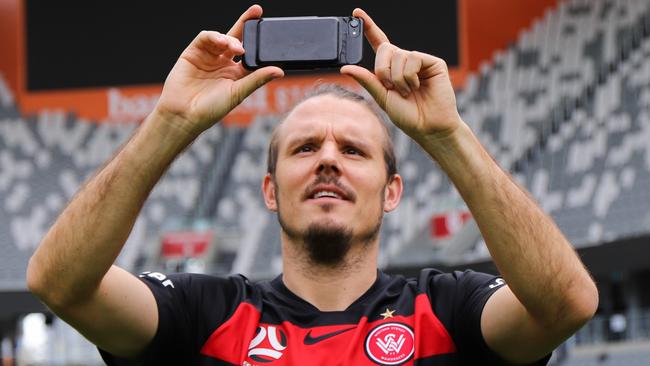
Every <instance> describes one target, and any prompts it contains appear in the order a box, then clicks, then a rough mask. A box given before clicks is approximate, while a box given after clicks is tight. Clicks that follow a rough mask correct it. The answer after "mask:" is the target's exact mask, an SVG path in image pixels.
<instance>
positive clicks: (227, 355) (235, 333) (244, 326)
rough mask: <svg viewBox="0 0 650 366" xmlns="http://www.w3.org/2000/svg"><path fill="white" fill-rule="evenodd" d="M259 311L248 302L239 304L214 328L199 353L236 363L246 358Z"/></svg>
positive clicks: (257, 322)
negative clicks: (225, 319) (228, 316)
mask: <svg viewBox="0 0 650 366" xmlns="http://www.w3.org/2000/svg"><path fill="white" fill-rule="evenodd" d="M260 316H261V314H260V312H259V311H258V310H257V309H255V307H254V306H253V305H251V304H249V303H246V302H243V303H241V304H239V306H238V307H237V309H236V310H235V313H234V314H233V315H232V316H231V317H230V319H228V320H227V321H226V322H225V323H223V324H222V325H221V326H220V327H219V328H217V330H215V331H214V332H213V333H212V335H210V338H208V340H207V341H206V342H205V344H204V345H203V348H201V353H202V354H204V355H206V356H211V357H214V358H217V359H220V360H223V361H226V362H230V363H233V364H236V365H240V364H241V360H244V359H245V358H246V354H247V351H248V344H249V343H250V341H251V339H253V337H254V336H255V331H256V330H257V326H258V324H259V322H260Z"/></svg>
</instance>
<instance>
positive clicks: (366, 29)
mask: <svg viewBox="0 0 650 366" xmlns="http://www.w3.org/2000/svg"><path fill="white" fill-rule="evenodd" d="M352 16H354V17H357V18H361V19H363V33H364V34H365V35H366V39H367V40H368V43H370V45H371V46H372V49H373V50H374V51H375V52H377V49H378V48H379V46H380V45H381V44H382V43H386V42H387V43H390V41H389V40H388V37H387V36H386V33H384V31H382V30H381V28H379V26H378V25H377V24H376V23H375V22H374V21H373V20H372V18H370V15H368V13H366V12H365V11H363V10H362V9H359V8H356V9H354V11H352Z"/></svg>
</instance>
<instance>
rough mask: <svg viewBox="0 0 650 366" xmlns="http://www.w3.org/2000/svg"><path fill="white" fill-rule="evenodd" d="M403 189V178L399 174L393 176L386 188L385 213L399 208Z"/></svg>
mask: <svg viewBox="0 0 650 366" xmlns="http://www.w3.org/2000/svg"><path fill="white" fill-rule="evenodd" d="M403 189H404V187H403V185H402V177H400V175H399V174H395V175H393V177H392V178H391V179H390V181H389V182H388V184H386V188H384V212H391V211H393V210H394V209H396V208H397V205H399V201H400V199H401V198H402V190H403Z"/></svg>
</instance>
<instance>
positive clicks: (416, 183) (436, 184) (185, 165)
mask: <svg viewBox="0 0 650 366" xmlns="http://www.w3.org/2000/svg"><path fill="white" fill-rule="evenodd" d="M1 71H2V70H0V72H1ZM457 101H458V107H459V110H460V112H461V116H462V117H463V119H464V120H465V121H466V122H468V124H470V126H471V128H472V129H473V130H474V131H475V133H476V134H477V135H478V136H479V138H480V140H481V141H482V142H483V144H484V145H485V146H486V147H487V149H488V150H489V151H490V152H491V153H492V155H493V156H494V157H495V159H496V160H497V161H498V162H499V163H500V165H501V166H502V167H503V168H504V169H506V170H508V171H510V172H511V173H512V174H513V177H514V179H516V180H517V181H518V182H519V183H520V184H522V185H523V186H525V187H526V188H527V189H528V190H529V191H530V192H531V193H532V194H533V196H534V197H535V198H536V199H537V200H538V202H539V203H540V205H541V206H542V207H543V209H544V210H545V211H546V212H547V213H548V214H550V215H551V216H552V217H553V218H554V219H555V220H556V222H557V223H558V225H559V226H560V228H561V230H562V231H563V232H564V233H565V235H566V236H567V237H568V238H569V240H570V241H571V242H572V243H573V245H574V246H575V247H576V249H577V250H578V251H579V253H580V254H581V255H582V257H583V259H584V261H585V264H586V265H587V266H588V267H589V269H590V270H591V272H592V273H593V274H594V277H595V278H596V279H597V282H598V284H599V290H600V291H601V305H600V308H599V312H598V315H597V317H596V318H595V319H594V320H593V321H592V322H591V323H590V324H588V325H587V326H586V327H585V328H584V329H583V330H582V331H581V332H579V333H578V334H577V335H576V336H575V337H574V338H572V339H571V340H570V341H569V342H567V344H565V345H564V346H563V347H562V348H561V349H559V350H558V352H556V355H555V356H554V358H553V361H552V362H554V364H556V365H562V366H579V365H584V366H587V365H614V364H617V365H632V366H633V365H647V364H648V363H649V362H650V344H649V343H648V342H650V310H648V309H650V298H649V297H648V295H647V293H650V291H648V290H650V287H648V285H647V284H646V283H647V280H648V277H650V262H648V261H647V260H645V258H646V257H647V252H646V251H645V246H646V245H647V243H648V240H649V239H650V190H649V189H648V187H650V2H648V1H646V0H597V1H591V0H569V1H561V2H559V3H558V5H557V6H556V7H554V8H550V9H548V10H547V11H546V12H545V13H544V14H542V15H541V16H540V17H539V18H538V19H536V20H535V21H534V23H533V24H532V25H531V26H530V27H528V28H526V29H523V30H522V31H521V32H520V33H519V35H518V38H517V39H516V40H513V42H512V43H511V44H510V46H508V47H507V48H505V49H503V50H497V51H496V52H495V53H494V56H493V57H492V59H490V60H486V61H484V62H483V63H482V65H481V67H480V69H479V70H477V71H476V72H475V73H472V74H470V75H469V76H468V78H467V80H466V82H465V85H464V87H463V88H461V89H459V90H458V91H457ZM279 118H280V115H279V114H266V115H258V116H256V117H255V118H254V120H253V121H252V122H251V123H250V125H248V126H247V127H240V126H235V125H230V126H225V125H223V124H220V125H217V126H215V127H214V128H212V129H210V130H208V131H207V132H206V133H204V134H203V135H202V136H201V137H200V138H199V139H198V140H197V141H196V142H195V143H194V144H193V145H192V146H191V147H190V148H189V149H188V151H186V152H185V153H184V154H183V155H182V156H180V157H179V159H178V160H177V161H175V162H174V163H173V165H172V166H171V168H170V169H169V171H168V172H167V173H166V174H165V176H164V178H163V179H162V180H161V182H160V183H159V184H158V185H157V186H156V188H155V189H154V191H153V192H152V194H151V196H150V198H149V200H148V201H147V202H146V204H145V207H144V209H143V211H142V214H141V216H140V217H139V219H138V221H137V223H136V225H135V227H134V230H133V233H132V235H131V237H130V238H129V241H128V243H127V245H126V246H125V249H124V251H123V252H122V254H121V255H120V257H119V258H118V264H120V265H122V266H124V267H125V268H128V269H129V270H131V271H133V272H139V271H142V270H161V271H167V272H169V271H176V270H179V271H186V270H196V271H201V272H206V273H212V274H225V273H244V274H246V275H247V276H248V277H250V278H253V279H263V278H269V277H272V276H274V275H276V274H277V273H279V272H280V271H281V260H280V255H281V254H280V245H279V227H278V225H277V219H276V218H275V215H273V214H272V213H269V212H268V211H267V210H266V208H265V206H264V202H263V201H262V196H261V192H260V182H261V177H262V176H263V175H264V173H265V172H266V154H267V151H266V149H267V144H268V141H269V136H270V134H271V132H272V130H273V127H274V126H275V125H276V124H277V122H278V119H279ZM136 128H137V123H133V122H105V123H94V121H89V120H86V119H84V118H81V117H79V116H77V115H76V114H74V113H73V112H71V111H66V110H62V109H49V110H42V111H40V112H38V113H37V114H33V115H32V114H25V113H22V112H21V110H20V107H19V105H18V103H17V101H16V98H15V95H14V94H13V92H12V90H11V88H10V87H9V85H8V83H7V82H6V79H5V77H4V76H3V75H2V74H0V203H1V204H0V252H1V253H2V256H0V291H3V292H5V293H7V294H9V293H17V292H24V290H25V287H26V286H25V278H24V273H25V270H26V265H27V261H28V259H29V257H30V256H31V254H32V252H33V250H34V249H35V248H36V246H37V245H38V244H39V241H40V239H41V238H42V237H43V235H44V234H45V233H46V231H47V229H48V228H49V227H50V225H51V224H52V222H53V220H54V219H55V218H56V216H57V214H58V213H59V212H60V210H61V209H62V208H63V207H64V206H65V204H66V202H67V201H68V200H69V199H70V198H71V197H72V195H73V194H74V193H75V192H76V190H77V189H78V188H79V187H80V186H81V185H82V184H83V182H84V181H85V180H86V179H87V178H88V177H89V176H90V175H91V174H93V172H94V171H96V169H97V168H98V167H100V166H101V165H102V164H103V163H104V162H105V161H106V160H107V159H109V158H110V157H111V156H112V154H113V153H114V152H115V151H116V150H117V149H118V148H119V147H120V145H122V144H123V143H124V142H125V141H126V140H127V139H128V138H129V136H130V135H131V133H132V132H133V131H134V130H135V129H136ZM393 133H394V141H395V149H396V154H397V158H398V162H399V170H400V172H401V174H402V176H403V178H404V181H405V192H404V197H403V198H402V202H401V204H400V208H398V210H396V211H395V212H393V213H391V214H389V215H387V217H386V220H385V221H384V225H383V227H382V234H381V235H382V253H381V254H380V261H381V265H382V267H383V268H385V269H386V270H388V271H394V272H404V273H413V272H414V271H415V270H416V269H417V268H421V267H422V266H437V267H440V268H445V269H452V268H465V267H470V268H479V269H484V270H491V269H493V267H492V265H491V263H490V260H489V253H488V252H487V248H486V246H485V244H484V243H483V241H482V239H481V237H480V233H479V232H478V229H477V227H476V225H475V224H474V223H473V222H472V220H471V218H470V219H468V220H467V222H465V220H466V219H467V218H466V217H465V216H463V213H465V212H467V208H466V207H465V206H464V203H463V202H462V200H461V198H460V197H459V195H458V193H457V192H456V191H455V189H454V188H453V186H452V185H451V183H450V182H449V180H448V179H447V178H446V177H445V176H444V174H443V173H442V172H441V171H440V170H439V169H438V168H437V167H436V166H435V164H434V163H432V162H431V160H430V159H429V158H428V157H427V156H426V155H425V154H424V153H423V152H422V151H421V149H420V148H419V147H418V146H417V145H416V144H415V143H413V142H412V141H411V140H410V139H409V138H408V137H407V136H406V135H404V134H403V133H401V132H400V131H397V130H394V131H393ZM461 217H462V219H461ZM434 218H441V219H442V220H443V222H444V223H445V224H446V225H447V226H449V230H450V231H451V232H450V233H448V235H437V234H435V233H433V228H432V225H433V220H434ZM458 220H460V221H458ZM251 223H255V225H251ZM202 230H203V231H205V230H207V231H210V232H212V233H214V234H215V235H214V238H213V239H210V243H209V244H210V246H211V248H212V249H211V250H210V251H208V252H207V254H205V255H203V256H201V257H200V258H198V261H197V258H189V257H180V258H177V257H174V258H172V259H170V258H168V257H166V256H165V255H164V253H163V252H164V249H163V247H164V243H163V240H161V238H162V236H163V234H164V233H169V232H181V231H189V232H192V231H194V232H200V231H202ZM21 301H23V303H21V304H27V305H20V306H23V310H25V312H41V311H44V309H42V307H40V306H39V305H38V304H37V303H36V302H35V301H33V300H32V301H31V302H30V301H29V300H26V299H23V300H21ZM5 306H6V305H5ZM19 310H20V309H18V308H16V307H14V308H6V309H5V308H3V305H0V325H2V322H3V321H5V322H6V320H3V317H2V312H3V311H4V312H5V313H11V314H12V316H13V315H14V314H17V313H18V312H19ZM621 317H622V318H621ZM621 319H623V320H621ZM617 320H618V323H617V322H616V321H617ZM55 324H61V323H58V322H57V321H55ZM617 324H618V325H619V326H620V325H621V324H622V327H618V328H617V326H616V325H617ZM57 327H65V326H62V325H57ZM5 328H6V327H5ZM2 329H3V327H2V326H0V330H2ZM56 329H57V330H56V331H57V332H61V334H64V333H65V334H69V333H66V332H67V331H66V330H61V329H59V328H56ZM62 337H63V336H62ZM0 338H2V334H0ZM70 342H71V343H74V342H76V341H70ZM57 347H65V345H58V346H57ZM80 347H81V348H80V349H82V350H80V351H79V352H78V354H79V355H82V356H81V357H85V358H87V359H91V361H89V362H90V363H93V362H94V363H97V362H99V359H98V358H93V357H92V356H88V353H87V352H89V351H87V349H86V348H83V347H85V346H80ZM53 362H54V361H53ZM65 362H67V361H65V360H59V361H56V363H53V364H64V363H65Z"/></svg>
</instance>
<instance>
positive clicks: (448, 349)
mask: <svg viewBox="0 0 650 366" xmlns="http://www.w3.org/2000/svg"><path fill="white" fill-rule="evenodd" d="M414 317H415V321H414V323H415V327H414V328H415V329H414V331H415V359H420V358H424V357H429V356H433V355H441V354H445V353H453V352H456V346H455V345H454V341H453V340H452V339H451V336H450V335H449V333H448V332H447V329H446V328H445V326H444V325H442V323H441V322H440V320H439V319H438V317H437V316H436V315H435V314H434V313H433V310H432V309H431V302H430V301H429V298H428V297H427V295H426V294H420V295H418V296H417V297H416V298H415V312H414Z"/></svg>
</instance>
